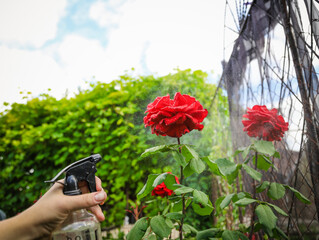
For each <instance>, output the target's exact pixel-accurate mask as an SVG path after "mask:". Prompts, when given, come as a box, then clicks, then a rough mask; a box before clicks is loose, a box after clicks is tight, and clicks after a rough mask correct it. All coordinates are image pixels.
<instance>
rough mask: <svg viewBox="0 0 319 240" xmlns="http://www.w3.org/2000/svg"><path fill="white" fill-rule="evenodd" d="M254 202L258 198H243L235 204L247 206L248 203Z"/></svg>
mask: <svg viewBox="0 0 319 240" xmlns="http://www.w3.org/2000/svg"><path fill="white" fill-rule="evenodd" d="M253 202H257V200H256V199H252V198H242V199H239V200H238V201H236V202H235V204H236V205H238V206H247V205H248V204H251V203H253Z"/></svg>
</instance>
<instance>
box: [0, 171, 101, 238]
mask: <svg viewBox="0 0 319 240" xmlns="http://www.w3.org/2000/svg"><path fill="white" fill-rule="evenodd" d="M95 181H96V190H97V192H93V193H89V191H88V188H87V185H86V184H85V183H84V182H83V183H81V184H80V189H81V191H82V194H81V195H76V196H67V195H64V194H63V185H62V184H60V183H63V180H62V181H60V183H58V182H57V183H55V184H54V185H53V186H52V187H51V188H50V189H49V190H48V191H47V192H46V193H45V194H44V195H43V196H42V197H41V198H40V199H39V200H38V201H37V202H36V203H35V204H34V205H32V206H31V207H30V208H28V209H27V210H25V211H24V212H22V213H21V214H19V215H17V216H16V217H14V218H12V219H10V221H7V223H5V225H4V224H2V225H1V224H0V229H4V231H6V233H7V235H6V236H7V237H8V238H6V239H41V238H44V239H48V238H49V237H50V235H51V233H52V232H53V231H54V230H55V229H56V228H57V227H58V226H59V225H60V224H62V223H63V222H64V220H66V218H67V217H68V215H69V214H70V213H71V212H73V211H76V210H79V209H88V210H90V211H91V212H92V213H93V214H94V215H95V216H96V218H97V219H98V220H99V221H103V220H104V215H103V212H102V210H101V208H100V207H99V205H102V204H103V203H104V202H105V200H106V198H107V195H106V193H105V191H104V190H103V189H102V186H101V180H100V179H99V178H98V177H95ZM1 227H2V228H1ZM10 229H11V231H10ZM10 236H11V237H10ZM17 236H18V238H17ZM22 236H23V237H22ZM0 239H1V237H0Z"/></svg>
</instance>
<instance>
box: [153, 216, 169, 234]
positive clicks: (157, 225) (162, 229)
mask: <svg viewBox="0 0 319 240" xmlns="http://www.w3.org/2000/svg"><path fill="white" fill-rule="evenodd" d="M150 226H151V228H152V230H153V232H154V233H155V234H156V235H158V236H160V237H161V238H167V237H168V236H169V235H170V233H171V231H172V229H171V228H170V227H169V226H168V225H167V223H166V221H165V218H164V217H163V216H162V215H158V216H155V217H153V218H152V219H151V222H150Z"/></svg>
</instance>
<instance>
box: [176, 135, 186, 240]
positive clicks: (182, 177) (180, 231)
mask: <svg viewBox="0 0 319 240" xmlns="http://www.w3.org/2000/svg"><path fill="white" fill-rule="evenodd" d="M177 143H178V145H181V141H180V138H177ZM178 150H179V152H180V153H182V150H181V148H179V149H178ZM180 169H181V177H180V184H183V180H184V174H183V166H181V167H180ZM182 204H183V208H182V214H183V216H182V219H181V224H180V226H179V239H180V240H182V239H183V224H184V216H185V196H184V194H183V195H182Z"/></svg>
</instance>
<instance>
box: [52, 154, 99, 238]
mask: <svg viewBox="0 0 319 240" xmlns="http://www.w3.org/2000/svg"><path fill="white" fill-rule="evenodd" d="M100 160H101V155H100V154H94V155H91V156H89V157H87V158H83V159H81V160H78V161H76V162H74V163H72V164H70V165H69V166H67V167H66V168H64V169H63V170H61V171H60V172H59V173H58V174H57V175H56V176H55V177H54V178H53V179H52V180H50V181H46V182H48V183H54V182H56V181H57V180H58V178H59V177H60V175H61V174H63V173H65V178H64V184H63V185H64V188H63V193H64V194H65V195H69V196H72V195H79V194H82V192H81V190H80V188H79V185H78V183H79V182H81V181H86V182H87V184H88V188H89V191H90V192H96V183H95V173H96V163H97V162H99V161H100ZM59 183H60V182H59ZM52 238H53V240H102V236H101V226H100V223H99V221H98V220H97V219H96V217H95V216H94V215H93V214H91V213H89V212H88V211H87V210H86V209H81V210H77V211H74V212H72V213H70V215H69V216H68V218H67V219H66V220H65V221H64V223H63V224H62V225H61V226H60V227H59V228H58V229H57V230H55V231H54V232H53V233H52Z"/></svg>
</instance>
